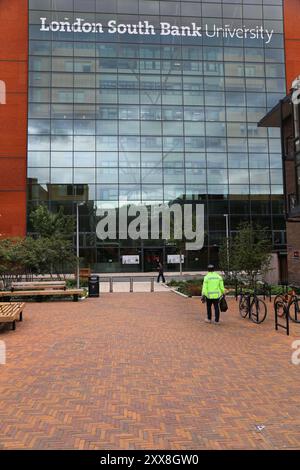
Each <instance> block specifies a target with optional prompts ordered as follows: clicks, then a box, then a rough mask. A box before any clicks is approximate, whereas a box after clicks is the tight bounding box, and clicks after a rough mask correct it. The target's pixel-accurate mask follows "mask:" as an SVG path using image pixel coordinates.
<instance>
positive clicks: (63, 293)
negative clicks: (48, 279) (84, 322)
mask: <svg viewBox="0 0 300 470" xmlns="http://www.w3.org/2000/svg"><path fill="white" fill-rule="evenodd" d="M83 294H84V290H83V289H66V290H63V289H61V290H58V289H49V290H43V289H42V290H24V291H23V290H20V291H17V290H14V291H12V292H11V291H0V298H2V299H5V300H6V301H10V300H11V298H13V297H46V296H51V297H54V296H58V297H67V296H69V297H73V300H74V302H77V301H78V298H79V297H82V296H83Z"/></svg>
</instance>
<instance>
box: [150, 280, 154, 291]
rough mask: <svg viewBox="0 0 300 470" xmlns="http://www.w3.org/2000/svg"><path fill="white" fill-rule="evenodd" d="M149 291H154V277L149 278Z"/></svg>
mask: <svg viewBox="0 0 300 470" xmlns="http://www.w3.org/2000/svg"><path fill="white" fill-rule="evenodd" d="M151 292H154V278H152V279H151Z"/></svg>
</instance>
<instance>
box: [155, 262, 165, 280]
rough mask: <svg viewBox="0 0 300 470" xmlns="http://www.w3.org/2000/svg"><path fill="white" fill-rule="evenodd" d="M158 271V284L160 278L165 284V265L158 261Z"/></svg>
mask: <svg viewBox="0 0 300 470" xmlns="http://www.w3.org/2000/svg"><path fill="white" fill-rule="evenodd" d="M157 270H158V277H157V282H159V281H160V278H162V282H163V283H165V282H166V279H165V276H164V265H163V264H162V262H161V261H160V260H158V265H157Z"/></svg>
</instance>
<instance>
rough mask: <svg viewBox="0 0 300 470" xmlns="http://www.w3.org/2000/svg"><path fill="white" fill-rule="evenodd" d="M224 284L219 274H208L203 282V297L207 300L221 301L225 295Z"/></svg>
mask: <svg viewBox="0 0 300 470" xmlns="http://www.w3.org/2000/svg"><path fill="white" fill-rule="evenodd" d="M224 292H225V289H224V282H223V279H222V276H220V274H218V273H215V272H213V273H208V274H207V275H206V276H205V278H204V281H203V287H202V295H203V296H204V297H206V298H207V299H219V298H220V297H222V295H223V294H224Z"/></svg>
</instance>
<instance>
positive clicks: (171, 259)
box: [167, 255, 184, 264]
mask: <svg viewBox="0 0 300 470" xmlns="http://www.w3.org/2000/svg"><path fill="white" fill-rule="evenodd" d="M167 261H168V264H180V255H168V260H167ZM181 263H184V255H181Z"/></svg>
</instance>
